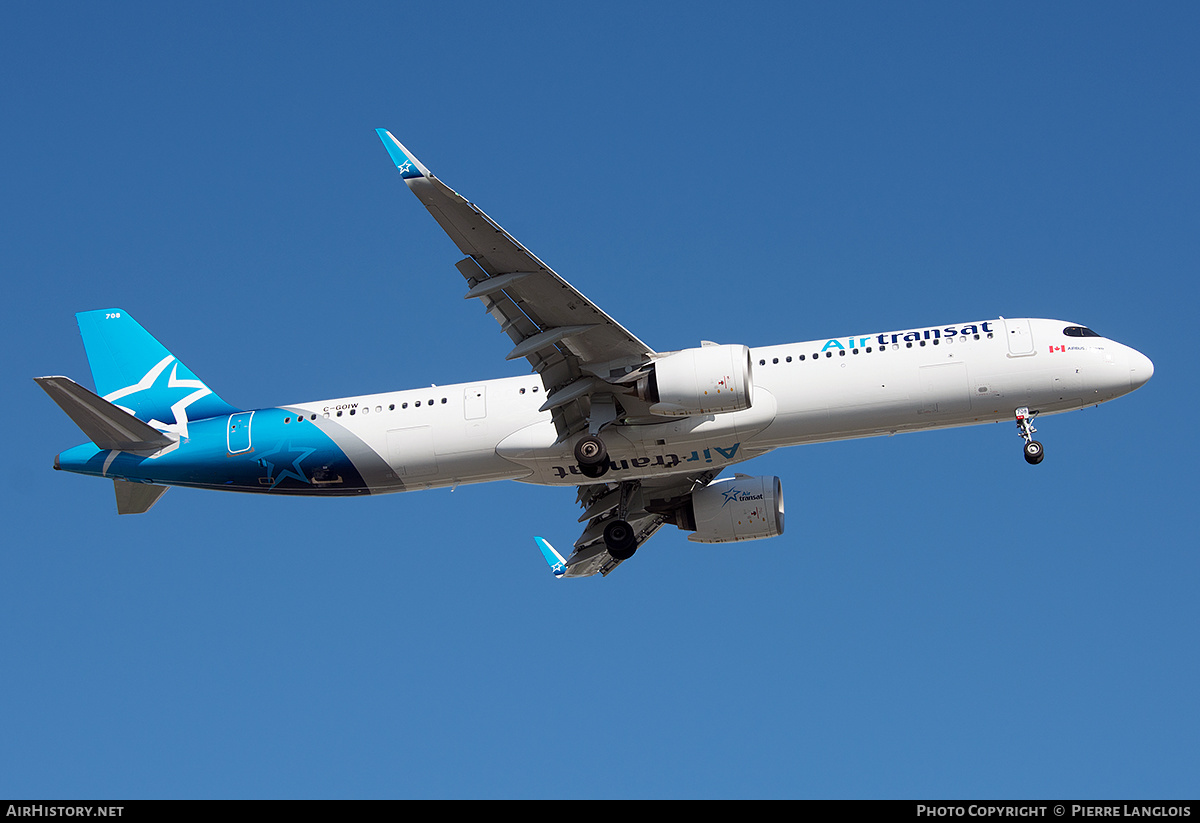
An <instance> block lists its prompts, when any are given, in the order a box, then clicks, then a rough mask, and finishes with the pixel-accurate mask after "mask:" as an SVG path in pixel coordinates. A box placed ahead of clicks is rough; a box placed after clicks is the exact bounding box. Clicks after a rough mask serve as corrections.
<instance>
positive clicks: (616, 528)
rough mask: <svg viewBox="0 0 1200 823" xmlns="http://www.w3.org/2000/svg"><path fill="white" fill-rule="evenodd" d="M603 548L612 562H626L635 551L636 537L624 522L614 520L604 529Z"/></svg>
mask: <svg viewBox="0 0 1200 823" xmlns="http://www.w3.org/2000/svg"><path fill="white" fill-rule="evenodd" d="M604 546H605V548H607V549H608V553H609V554H610V555H612V559H613V560H628V559H629V558H631V557H633V553H634V552H636V551H637V535H636V534H634V533H633V527H632V526H630V525H629V524H628V523H626V522H625V521H624V520H614V521H612V522H611V523H609V524H608V525H607V526H605V527H604Z"/></svg>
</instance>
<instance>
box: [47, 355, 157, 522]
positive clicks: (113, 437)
mask: <svg viewBox="0 0 1200 823" xmlns="http://www.w3.org/2000/svg"><path fill="white" fill-rule="evenodd" d="M33 379H34V382H36V383H37V384H38V385H39V386H41V387H42V389H44V390H45V392H46V394H48V395H50V399H51V400H53V401H54V402H55V403H57V404H58V405H59V406H60V407H62V410H63V411H65V412H66V413H67V416H68V417H70V418H71V419H72V420H74V421H75V425H76V426H78V427H79V428H81V429H83V433H84V434H86V435H87V436H88V437H89V438H91V441H92V442H93V443H95V444H96V446H97V447H99V448H101V449H120V450H122V451H156V450H158V449H162V448H166V447H167V446H170V445H173V444H174V443H175V442H176V440H175V439H174V438H172V437H169V436H167V435H165V434H163V433H162V432H160V431H158V430H157V429H155V428H153V427H151V426H149V425H147V424H146V423H143V422H142V421H141V420H138V419H137V418H136V417H134V416H133V415H132V414H130V413H129V412H127V411H125V410H124V409H120V408H117V407H116V406H114V405H113V404H112V403H110V402H108V401H107V400H105V399H104V398H102V397H98V396H96V395H95V394H93V393H92V392H90V391H88V390H87V389H85V388H84V387H83V386H81V385H79V384H78V383H76V382H75V381H74V380H72V379H71V378H69V377H35V378H33ZM160 493H161V492H160ZM117 498H118V501H119V500H120V492H119V491H118V493H117ZM155 499H157V496H156V497H155ZM150 502H151V503H153V502H154V501H153V500H152V501H150ZM147 508H149V506H147Z"/></svg>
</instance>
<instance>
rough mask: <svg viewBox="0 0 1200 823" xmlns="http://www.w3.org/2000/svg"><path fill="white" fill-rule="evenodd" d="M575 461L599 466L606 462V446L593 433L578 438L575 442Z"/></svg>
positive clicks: (585, 464)
mask: <svg viewBox="0 0 1200 823" xmlns="http://www.w3.org/2000/svg"><path fill="white" fill-rule="evenodd" d="M575 462H576V463H578V464H579V465H580V466H581V467H582V466H599V465H600V464H601V463H606V462H608V447H607V446H605V445H604V441H603V440H601V439H600V438H599V437H596V435H594V434H589V435H585V436H583V437H581V438H579V442H578V443H576V444H575Z"/></svg>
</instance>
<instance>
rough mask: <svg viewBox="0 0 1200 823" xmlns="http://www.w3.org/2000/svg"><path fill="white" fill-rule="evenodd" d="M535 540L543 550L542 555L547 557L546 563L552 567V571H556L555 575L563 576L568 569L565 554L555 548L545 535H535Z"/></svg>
mask: <svg viewBox="0 0 1200 823" xmlns="http://www.w3.org/2000/svg"><path fill="white" fill-rule="evenodd" d="M533 542H534V543H537V545H538V548H539V549H541V550H542V556H543V557H545V558H546V564H547V565H548V566H549V567H550V571H552V572H554V576H555V577H559V578H561V577H562V576H563V574H564V573H565V572H566V570H567V561H566V560H564V559H563V556H562V555H561V554H559V553H558V552H557V551H555V550H554V547H553V546H551V545H550V544H549V543H548V542H547V541H546V538H544V537H535V538H533Z"/></svg>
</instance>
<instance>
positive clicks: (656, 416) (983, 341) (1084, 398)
mask: <svg viewBox="0 0 1200 823" xmlns="http://www.w3.org/2000/svg"><path fill="white" fill-rule="evenodd" d="M377 133H378V135H379V138H380V139H381V140H382V141H383V144H384V146H385V148H386V149H387V151H388V154H389V156H390V158H391V160H392V162H393V163H394V165H395V167H396V169H397V171H398V172H399V174H400V178H401V180H403V181H404V183H405V184H406V185H407V187H408V188H409V189H410V190H411V191H412V192H413V193H414V194H415V195H416V196H417V198H418V199H419V200H420V201H421V203H422V204H424V206H425V207H426V208H427V209H428V210H429V212H430V214H431V215H433V218H434V219H435V220H436V221H437V222H438V224H439V225H440V226H441V227H442V229H443V230H445V232H446V234H447V235H449V237H450V239H451V240H452V241H453V242H454V244H455V245H456V246H458V248H459V250H460V251H461V252H462V253H463V254H464V255H465V257H463V258H462V259H461V260H460V261H459V262H458V263H456V264H455V267H456V268H457V269H458V271H459V273H460V274H461V275H462V276H463V278H464V279H465V280H466V285H467V292H466V294H465V295H464V297H465V298H466V299H468V300H478V301H480V302H481V303H482V304H483V308H484V310H485V311H487V313H488V314H490V315H491V316H492V317H493V318H495V320H496V321H497V322H498V323H499V324H500V328H501V330H502V331H503V332H504V333H505V334H507V335H508V337H509V338H510V339H511V341H512V349H511V351H509V352H508V354H507V355H506V359H507V360H519V359H525V360H527V361H528V363H529V365H530V366H531V367H532V372H531V374H530V375H527V376H521V377H506V378H501V379H495V380H482V381H478V382H473V383H463V384H458V385H447V386H437V387H430V388H421V389H410V390H404V391H393V392H384V393H382V394H367V395H360V396H355V397H340V398H335V399H331V400H318V401H315V402H307V403H295V404H292V405H286V406H278V407H274V408H264V409H254V410H244V409H239V408H236V407H234V406H231V405H230V404H228V403H226V402H225V401H224V400H222V399H221V398H220V397H219V396H218V395H217V394H216V393H214V392H213V390H212V389H211V388H209V386H208V384H207V383H205V382H204V381H202V380H201V379H200V378H198V377H197V376H196V375H195V374H194V373H193V372H192V371H191V370H190V369H188V368H187V366H185V365H184V364H183V363H182V362H181V361H180V360H178V359H177V358H176V357H175V356H174V355H173V354H172V353H171V352H169V351H168V350H167V349H166V348H164V347H163V346H162V344H161V343H159V342H158V340H156V339H155V338H154V337H153V336H151V335H150V334H149V333H148V332H147V331H146V330H145V329H143V328H142V326H141V325H139V324H138V323H137V322H136V321H135V320H134V319H133V318H132V317H131V316H130V315H129V313H128V312H126V311H123V310H122V309H119V308H113V309H102V310H97V311H85V312H80V313H79V314H77V315H76V319H77V322H78V325H79V330H80V334H81V336H82V338H83V344H84V348H85V351H86V353H87V357H88V363H89V366H90V367H91V371H92V378H93V380H94V383H95V388H96V391H95V392H92V391H90V390H89V389H87V388H85V387H84V386H81V385H79V384H78V383H76V382H74V381H73V380H71V379H69V378H67V377H61V376H50V377H38V378H35V380H36V382H37V383H38V385H40V386H41V387H42V388H43V389H44V390H45V391H46V393H47V394H49V395H50V397H51V399H53V400H54V401H55V402H56V403H57V404H58V405H59V406H60V407H61V408H62V409H63V410H64V411H65V412H66V413H67V415H68V416H70V417H71V419H72V420H73V421H74V422H75V423H76V424H77V425H78V426H79V428H80V429H82V430H83V432H84V434H86V435H87V436H88V438H89V439H90V441H91V442H90V443H86V444H84V445H80V446H76V447H75V448H72V449H68V450H67V451H64V452H62V453H61V454H59V455H57V456H56V457H55V459H54V468H55V469H59V470H64V471H70V472H76V473H79V474H85V475H93V476H97V477H105V478H109V479H111V480H112V481H113V486H114V488H115V490H116V498H117V511H118V513H119V514H135V513H142V512H145V511H147V510H149V509H150V507H151V506H153V505H154V504H155V503H156V502H157V501H158V499H159V498H160V497H161V496H162V494H163V493H164V492H165V491H166V490H167V488H169V487H170V486H185V487H192V488H205V489H223V490H227V491H238V492H258V493H265V494H277V495H317V496H327V495H334V496H337V495H341V496H351V495H363V494H385V493H389V492H401V491H412V490H418V489H431V488H438V487H446V486H450V487H454V486H458V485H462V484H467V483H483V482H490V481H494V480H516V481H520V482H525V483H534V484H541V485H546V486H575V487H577V489H578V494H577V501H578V503H579V505H580V507H581V508H582V510H583V511H582V514H581V515H580V517H579V522H580V523H586V525H585V526H584V528H583V532H582V534H581V535H580V536H579V538H578V539H577V540H576V541H575V544H574V546H573V547H572V551H571V552H570V554H569V556H567V557H565V558H564V557H563V556H562V555H561V554H559V552H558V551H557V550H555V549H554V547H553V546H552V545H550V543H549V542H548V541H546V540H545V539H544V538H541V537H537V538H535V542H536V544H537V545H538V547H539V548H540V549H541V551H542V554H543V556H544V557H545V559H546V562H547V563H548V565H549V566H550V568H551V570H552V571H553V573H554V575H555V576H556V577H586V576H591V575H594V574H601V575H608V574H609V573H610V572H612V571H613V570H614V569H615V568H616V567H617V566H619V565H621V564H622V563H623V562H625V561H626V560H628V559H629V558H631V557H633V556H634V553H635V552H636V551H637V550H638V548H639V547H640V546H642V545H643V544H644V543H645V542H646V541H647V540H648V539H649V538H650V537H651V536H652V535H653V534H654V533H655V532H657V531H658V530H659V529H660V528H662V527H663V526H665V525H673V526H676V527H678V528H679V529H681V530H683V531H687V532H690V533H691V534H690V535H689V537H688V539H689V540H690V541H693V542H699V543H725V542H734V541H742V540H757V539H761V538H767V537H774V536H777V535H779V534H782V533H783V529H784V503H783V491H782V484H781V481H780V479H779V478H778V477H761V476H750V475H746V474H742V473H734V474H733V475H732V476H727V477H721V476H720V475H721V474H722V472H725V471H726V470H729V469H730V468H731V467H734V466H737V465H738V464H741V463H743V462H745V461H747V460H750V459H752V458H754V457H757V456H759V455H763V454H766V453H767V452H770V451H773V450H775V449H778V448H781V447H784V446H794V445H802V444H807V443H821V442H829V441H836V440H848V439H853V438H861V437H873V436H880V435H891V434H897V433H904V432H916V431H928V430H931V429H942V428H951V427H957V426H970V425H977V424H983V423H992V422H997V421H1003V420H1009V421H1012V422H1014V423H1015V424H1016V427H1017V431H1018V434H1019V435H1020V437H1021V439H1022V440H1023V441H1024V447H1023V448H1024V456H1025V460H1026V461H1027V462H1028V463H1030V464H1034V465H1036V464H1038V463H1040V462H1042V460H1043V458H1044V457H1045V452H1044V450H1043V448H1042V445H1041V443H1040V442H1039V441H1037V440H1034V439H1033V435H1034V433H1035V432H1036V431H1037V430H1036V429H1035V428H1034V426H1033V421H1034V419H1035V418H1036V417H1038V416H1039V415H1050V414H1058V413H1060V412H1065V411H1071V410H1074V409H1082V408H1084V407H1086V406H1091V405H1096V404H1099V403H1103V402H1106V401H1108V400H1112V399H1114V398H1117V397H1120V396H1122V395H1124V394H1128V393H1129V392H1132V391H1134V390H1135V389H1138V388H1140V387H1141V386H1143V385H1144V384H1145V383H1146V382H1147V381H1148V380H1149V379H1150V377H1151V376H1152V375H1153V373H1154V365H1153V363H1152V362H1151V361H1150V359H1149V358H1147V357H1146V356H1145V355H1143V354H1141V353H1140V352H1138V351H1136V350H1134V349H1132V348H1130V347H1129V346H1126V345H1123V344H1121V343H1118V342H1116V341H1113V340H1110V339H1108V338H1106V337H1103V336H1101V335H1099V334H1098V333H1096V332H1094V331H1092V330H1091V329H1089V328H1088V327H1086V326H1082V325H1079V324H1077V323H1073V322H1065V321H1060V320H1048V319H1030V318H1020V319H1012V318H1005V317H998V318H993V319H987V320H971V321H967V322H960V323H949V324H940V325H928V326H917V327H911V328H903V329H899V330H888V331H873V332H870V333H857V332H856V333H854V334H846V335H842V336H838V337H832V338H827V339H824V340H808V341H802V342H796V343H785V344H782V345H775V346H765V347H757V348H751V347H749V346H746V345H741V344H736V343H734V344H717V343H713V342H710V341H703V342H702V343H701V345H700V346H697V347H694V348H686V349H681V350H678V351H671V352H656V351H654V350H652V349H651V348H650V347H649V346H647V345H646V344H645V343H643V342H642V341H641V340H639V339H638V338H637V337H635V336H634V335H633V334H632V333H631V332H629V331H627V330H626V329H625V328H624V327H622V326H621V325H620V324H619V323H617V322H616V321H615V320H614V319H613V318H611V317H610V316H609V315H608V314H606V313H605V312H604V311H603V310H601V309H600V308H599V307H598V306H596V305H595V304H594V303H592V302H591V301H590V300H588V298H586V297H584V296H583V294H581V293H580V292H579V291H577V290H576V289H575V288H574V287H573V286H571V285H570V284H569V283H567V281H565V280H564V279H563V278H561V277H560V276H559V275H558V274H556V273H555V272H554V271H553V270H551V269H550V267H549V266H547V265H546V264H545V263H543V262H542V261H541V260H539V259H538V258H537V257H535V256H534V255H533V254H532V253H531V252H530V251H528V250H527V249H526V248H525V247H524V246H522V245H521V244H520V243H518V242H517V241H516V240H515V239H513V237H512V236H510V235H509V234H508V233H507V232H506V231H504V229H502V228H501V227H500V226H499V225H498V224H496V223H495V222H494V221H492V219H491V218H490V217H488V216H487V215H486V214H484V212H483V211H482V210H480V209H479V208H478V207H477V206H475V205H474V204H473V203H471V202H469V201H468V200H466V199H465V198H463V197H462V196H461V195H459V194H458V193H457V192H455V191H454V190H453V189H451V188H449V187H448V186H446V184H444V183H443V182H442V181H441V180H440V179H438V178H437V177H435V176H434V175H433V174H432V173H431V172H430V171H429V170H428V169H427V168H426V167H425V166H424V165H422V164H421V162H420V161H418V160H417V158H416V157H415V156H414V155H413V154H412V152H410V151H409V150H408V149H407V148H405V147H404V146H403V145H402V144H401V143H400V141H398V140H397V139H396V138H395V137H393V136H392V134H391V133H390V132H388V131H386V130H384V129H378V130H377Z"/></svg>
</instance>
